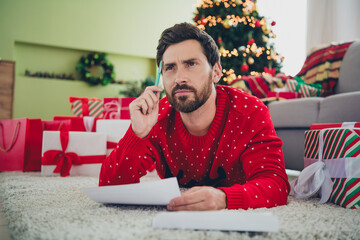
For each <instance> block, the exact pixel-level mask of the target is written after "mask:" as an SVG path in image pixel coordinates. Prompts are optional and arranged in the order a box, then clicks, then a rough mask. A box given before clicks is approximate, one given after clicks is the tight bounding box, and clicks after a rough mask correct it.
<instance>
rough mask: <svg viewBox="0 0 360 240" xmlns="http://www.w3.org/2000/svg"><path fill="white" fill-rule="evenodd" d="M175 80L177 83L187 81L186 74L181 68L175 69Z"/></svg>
mask: <svg viewBox="0 0 360 240" xmlns="http://www.w3.org/2000/svg"><path fill="white" fill-rule="evenodd" d="M175 82H176V83H177V84H179V85H181V84H184V83H186V82H187V78H186V74H185V71H184V69H183V68H178V70H177V71H176V76H175Z"/></svg>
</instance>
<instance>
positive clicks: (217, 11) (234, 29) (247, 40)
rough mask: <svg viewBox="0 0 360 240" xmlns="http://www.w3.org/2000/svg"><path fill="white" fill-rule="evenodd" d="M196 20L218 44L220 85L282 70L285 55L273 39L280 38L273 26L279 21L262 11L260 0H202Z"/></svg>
mask: <svg viewBox="0 0 360 240" xmlns="http://www.w3.org/2000/svg"><path fill="white" fill-rule="evenodd" d="M194 22H195V25H196V26H198V27H199V28H200V29H202V30H204V31H205V32H207V33H208V34H209V35H210V36H212V37H213V38H214V40H215V41H216V42H217V44H218V47H219V52H220V55H221V64H222V67H223V78H222V79H221V81H220V82H219V84H224V85H228V84H230V83H231V82H232V81H234V80H235V79H239V78H241V76H245V75H255V76H258V75H263V74H271V75H274V73H275V72H279V71H280V68H281V62H282V61H283V57H281V56H279V54H278V53H276V52H275V50H274V46H273V44H270V42H269V40H270V39H271V38H275V37H276V35H275V34H274V33H273V31H272V29H271V28H272V26H275V24H276V23H275V22H274V21H272V22H271V23H268V22H267V21H266V19H265V18H264V17H263V16H261V15H260V14H259V13H258V11H257V8H256V0H253V1H252V0H202V1H201V3H200V4H199V6H198V7H197V8H196V12H195V17H194Z"/></svg>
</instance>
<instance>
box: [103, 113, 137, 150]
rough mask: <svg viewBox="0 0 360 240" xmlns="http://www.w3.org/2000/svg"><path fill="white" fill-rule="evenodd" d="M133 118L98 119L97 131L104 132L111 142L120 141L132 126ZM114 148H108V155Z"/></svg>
mask: <svg viewBox="0 0 360 240" xmlns="http://www.w3.org/2000/svg"><path fill="white" fill-rule="evenodd" d="M130 124H131V120H122V119H105V120H97V121H96V132H98V133H104V134H106V136H107V141H108V142H109V143H118V142H119V141H120V139H121V138H122V137H123V136H124V135H125V133H126V131H127V130H128V128H129V127H130ZM112 150H113V148H108V150H107V154H106V155H107V156H108V155H109V154H110V153H111V151H112Z"/></svg>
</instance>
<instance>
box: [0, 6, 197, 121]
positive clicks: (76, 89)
mask: <svg viewBox="0 0 360 240" xmlns="http://www.w3.org/2000/svg"><path fill="white" fill-rule="evenodd" d="M196 3H197V0H181V1H178V0H150V1H147V0H138V1H125V0H102V1H99V0H62V1H55V0H0V58H2V59H6V60H13V61H15V62H16V78H15V88H14V109H13V118H20V117H29V118H39V117H40V118H42V119H52V117H53V116H54V115H71V112H70V104H69V103H68V98H69V96H87V97H99V98H103V97H114V96H119V95H118V92H119V90H120V89H121V88H122V87H123V86H121V85H119V84H111V85H108V86H106V87H102V86H96V87H90V86H88V85H87V84H86V83H84V82H81V81H67V80H56V79H40V78H30V77H25V76H24V72H25V69H28V70H30V71H31V72H36V71H41V72H50V73H52V72H55V73H66V74H70V73H73V74H74V75H75V76H76V78H79V77H78V75H77V73H76V70H75V66H76V63H77V62H78V60H79V58H80V57H81V56H83V55H85V54H87V53H88V52H90V51H100V52H106V53H107V54H108V59H109V60H110V61H111V62H112V63H113V64H114V66H115V73H116V80H134V81H135V80H142V79H145V78H146V77H147V76H154V75H155V71H156V66H155V61H154V57H155V54H156V46H157V41H158V39H159V36H160V34H161V32H162V31H163V30H164V29H165V28H167V27H170V26H172V25H174V24H175V23H178V22H192V17H193V12H194V11H195V6H196Z"/></svg>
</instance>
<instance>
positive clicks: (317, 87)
mask: <svg viewBox="0 0 360 240" xmlns="http://www.w3.org/2000/svg"><path fill="white" fill-rule="evenodd" d="M294 80H296V81H297V83H298V84H297V85H296V88H295V92H298V91H299V90H300V87H301V85H305V86H310V87H313V88H315V89H316V94H317V95H319V94H320V91H321V88H322V86H321V84H320V83H306V82H305V81H304V80H302V78H300V77H295V78H294Z"/></svg>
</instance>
